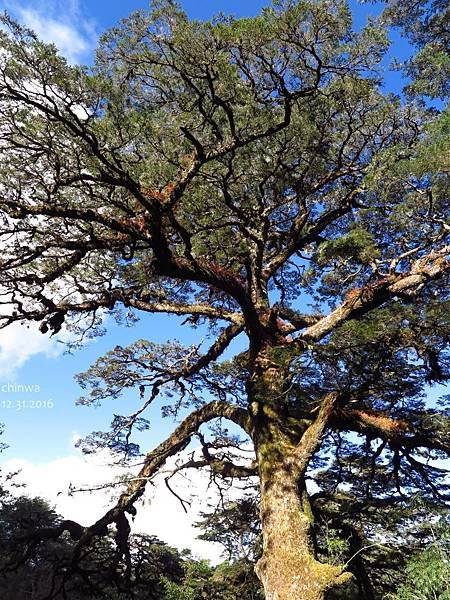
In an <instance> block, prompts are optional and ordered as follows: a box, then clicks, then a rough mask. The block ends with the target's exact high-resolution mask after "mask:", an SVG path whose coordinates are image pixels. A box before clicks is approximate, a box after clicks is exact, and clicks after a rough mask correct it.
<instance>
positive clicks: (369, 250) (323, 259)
mask: <svg viewBox="0 0 450 600" xmlns="http://www.w3.org/2000/svg"><path fill="white" fill-rule="evenodd" d="M379 255H380V252H379V250H378V248H377V245H376V242H375V237H374V236H373V234H372V233H370V232H369V231H366V230H365V229H362V228H360V227H354V228H353V229H351V230H350V231H349V232H348V233H347V234H345V235H343V236H341V237H339V238H337V239H334V240H330V241H327V242H323V243H322V244H320V246H319V247H318V250H317V262H318V264H319V265H320V266H324V265H326V264H328V263H331V262H333V261H334V260H345V259H354V260H357V261H360V262H361V263H363V264H367V263H369V262H371V261H373V260H374V259H376V258H378V257H379Z"/></svg>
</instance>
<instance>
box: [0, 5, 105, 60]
mask: <svg viewBox="0 0 450 600" xmlns="http://www.w3.org/2000/svg"><path fill="white" fill-rule="evenodd" d="M2 4H3V5H4V7H5V8H6V10H7V11H8V12H10V13H11V14H12V16H13V17H14V18H16V19H18V20H19V21H20V22H21V23H23V24H24V25H26V26H27V27H29V28H30V29H32V30H33V31H34V32H35V33H36V34H37V35H38V37H39V38H40V39H42V40H43V41H44V42H51V43H53V44H55V46H56V47H57V48H58V49H59V50H60V52H61V54H62V55H63V56H65V57H66V58H67V60H68V61H69V62H70V63H80V62H85V61H86V60H89V55H90V53H91V52H92V50H93V48H94V46H95V44H96V40H97V34H96V31H95V26H94V25H93V23H92V21H90V20H88V19H86V18H85V17H84V16H83V15H82V13H81V10H80V8H79V5H78V2H77V1H76V0H72V1H71V2H63V1H62V0H52V1H48V0H47V1H45V2H43V1H41V2H27V0H24V1H23V2H17V1H15V0H5V1H4V2H2Z"/></svg>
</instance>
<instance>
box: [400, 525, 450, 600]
mask: <svg viewBox="0 0 450 600" xmlns="http://www.w3.org/2000/svg"><path fill="white" fill-rule="evenodd" d="M449 557H450V536H449V533H448V529H447V531H445V530H444V531H441V532H440V536H439V539H436V540H435V541H433V542H431V543H430V544H429V545H428V546H427V547H426V548H425V549H424V550H422V551H421V552H418V553H416V554H415V555H414V556H413V557H412V558H411V559H410V560H409V562H408V563H407V565H406V569H405V572H404V582H403V583H402V584H401V585H400V586H399V588H398V590H397V593H396V594H394V595H392V596H390V598H392V600H449V598H450V560H449Z"/></svg>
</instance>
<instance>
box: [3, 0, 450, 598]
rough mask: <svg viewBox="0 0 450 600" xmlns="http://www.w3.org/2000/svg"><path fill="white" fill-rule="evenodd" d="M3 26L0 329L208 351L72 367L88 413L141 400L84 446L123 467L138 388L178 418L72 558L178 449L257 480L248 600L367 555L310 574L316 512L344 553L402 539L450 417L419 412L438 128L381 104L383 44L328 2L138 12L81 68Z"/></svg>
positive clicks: (435, 258)
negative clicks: (138, 336)
mask: <svg viewBox="0 0 450 600" xmlns="http://www.w3.org/2000/svg"><path fill="white" fill-rule="evenodd" d="M419 4H420V3H419ZM437 5H439V6H438V8H440V4H439V3H437ZM395 7H396V8H397V9H398V6H397V5H395ZM395 7H394V8H395ZM427 10H428V9H427ZM391 14H393V13H391ZM399 14H400V13H399ZM407 16H408V17H411V18H418V19H420V18H422V13H421V12H419V13H417V15H416V16H415V17H413V13H410V14H409V15H407ZM399 18H400V17H399ZM405 18H406V16H405V15H404V13H401V19H402V24H403V25H404V26H406V30H407V31H408V32H411V31H412V29H411V27H410V21H409V20H408V19H406V20H405ZM398 22H400V21H398ZM427 23H428V20H427ZM433 23H434V21H433ZM3 25H4V28H3V29H2V30H1V31H0V39H1V46H2V54H1V68H0V123H1V125H0V186H1V195H0V215H1V218H2V229H1V233H0V237H1V244H2V256H1V259H0V286H1V289H2V296H1V298H2V304H3V316H2V321H3V325H4V326H7V325H9V324H11V323H13V322H16V321H19V322H25V321H26V322H36V323H39V328H40V330H41V331H42V332H43V333H47V332H50V333H52V334H57V333H58V332H59V331H60V330H61V328H62V326H63V325H64V326H65V327H68V328H69V329H71V330H73V331H76V332H78V333H79V335H80V339H81V340H82V339H83V337H84V336H86V335H87V336H89V335H96V334H97V333H99V328H100V326H101V323H102V319H103V317H104V316H105V314H108V313H114V314H116V315H117V316H118V317H119V318H120V315H121V314H122V313H123V311H125V316H126V318H131V319H133V315H138V314H139V313H140V312H141V313H146V312H147V313H168V314H173V315H183V316H185V317H186V319H185V325H186V326H191V327H194V328H195V327H198V326H202V327H204V328H207V329H208V331H209V334H210V337H211V340H210V345H209V347H207V346H206V345H205V344H202V343H201V340H200V339H199V343H198V345H194V346H189V347H186V346H184V345H183V344H182V343H181V342H179V341H167V343H164V344H155V343H154V342H152V341H148V340H137V341H136V342H135V343H133V344H131V345H130V346H128V347H125V348H124V347H121V346H116V347H115V348H114V349H113V350H111V351H110V352H109V353H108V354H107V355H106V356H104V357H102V358H99V359H98V360H97V362H96V363H95V364H94V365H93V366H92V367H91V368H90V369H89V370H88V371H87V372H86V373H84V374H82V375H80V377H79V381H80V383H81V384H82V385H83V386H84V387H85V388H86V389H87V390H88V391H87V394H86V396H85V397H84V398H83V399H82V402H84V403H86V404H89V403H93V402H94V403H96V402H101V401H103V400H106V399H108V398H111V397H117V396H120V395H121V394H122V393H123V392H124V391H126V390H127V389H131V388H134V389H136V390H138V391H139V393H140V396H141V399H142V403H141V406H140V408H138V409H137V410H133V411H132V412H130V413H128V414H124V415H116V416H115V418H114V420H113V422H112V426H111V429H110V431H108V432H97V433H95V434H93V435H92V436H90V437H89V438H88V439H87V440H86V443H85V449H86V451H92V450H95V449H96V448H99V447H108V448H109V449H110V450H112V451H116V452H118V453H120V454H121V456H122V457H123V456H125V457H127V456H134V455H136V454H137V453H139V452H140V449H139V447H138V446H137V444H136V442H135V441H134V440H135V438H134V437H133V432H134V430H136V429H138V430H139V429H141V430H142V429H144V430H145V428H146V427H147V426H148V421H147V419H146V411H147V409H148V407H149V405H150V404H151V403H152V402H155V401H159V399H160V398H161V397H163V398H164V397H165V398H166V400H163V401H164V402H165V403H166V408H165V414H167V415H175V416H178V417H179V418H180V419H181V421H180V423H179V424H178V425H177V426H176V427H175V428H174V430H173V433H172V434H171V435H170V436H169V437H168V438H167V440H165V441H164V442H162V443H161V444H160V445H159V446H158V447H157V448H155V449H153V450H150V451H149V452H148V453H146V454H145V458H144V462H143V466H142V468H141V470H140V473H139V475H138V476H137V477H136V478H134V479H133V480H132V481H131V482H130V483H129V485H128V486H127V487H126V489H124V491H123V493H122V495H121V496H120V498H119V499H118V501H117V503H116V504H115V505H114V506H113V507H112V508H111V509H110V510H109V511H108V512H107V513H106V514H105V515H104V516H103V517H102V518H101V519H100V520H99V521H97V522H96V523H95V524H93V525H92V526H91V527H87V528H81V531H80V535H79V539H78V543H77V545H76V549H75V553H74V559H73V564H76V562H77V559H78V558H79V557H80V554H81V553H82V552H83V549H84V548H86V547H89V545H90V544H91V543H92V542H93V540H95V539H96V538H97V537H98V536H101V535H104V534H105V532H106V531H107V528H108V526H110V525H114V526H115V531H116V533H115V541H116V546H117V550H116V553H117V554H116V558H115V561H116V562H115V564H116V565H117V568H119V565H120V564H122V563H123V564H124V565H125V571H124V572H125V574H126V572H127V565H129V564H130V561H131V555H130V549H129V544H128V543H127V541H128V537H129V531H130V527H129V522H128V518H127V514H128V515H129V514H134V512H135V510H136V508H135V506H134V505H135V503H136V502H137V501H138V500H139V499H140V498H141V497H142V495H143V493H144V490H145V485H146V483H147V481H148V480H149V479H151V478H152V477H154V476H155V475H156V474H157V473H158V472H159V471H160V470H161V468H162V467H163V466H164V464H165V463H166V460H167V459H168V458H169V457H170V456H174V455H176V454H178V453H180V452H182V451H183V450H185V449H186V448H187V446H188V445H189V444H190V443H191V441H192V440H193V439H196V440H198V441H199V443H200V446H201V458H199V459H197V458H192V459H189V460H187V461H186V462H185V463H183V464H181V465H179V467H178V469H182V468H189V467H194V468H202V467H209V468H210V469H211V472H212V474H213V476H214V477H217V478H219V477H222V478H225V479H238V478H249V477H257V478H258V481H259V485H260V517H261V524H262V535H263V542H262V555H261V558H260V559H259V561H258V564H257V569H256V570H257V574H258V577H259V578H260V580H261V582H262V584H263V587H264V590H265V594H266V598H267V600H274V599H278V600H292V598H303V599H304V600H321V599H322V598H323V597H324V594H326V593H328V591H329V590H331V589H332V588H336V587H339V586H340V585H343V584H345V583H346V582H348V581H349V580H350V579H351V577H352V573H355V572H356V571H357V570H358V569H359V571H360V572H361V569H362V568H363V567H364V565H363V564H362V563H363V561H362V560H360V559H362V556H361V551H362V548H361V547H358V549H357V550H356V551H355V552H356V554H355V552H353V554H354V556H352V555H351V554H350V555H349V557H348V560H347V562H348V564H344V565H343V564H333V561H328V562H326V560H325V558H324V553H323V552H321V551H320V547H321V540H320V535H321V534H320V532H321V527H320V517H319V516H318V512H321V513H322V514H326V513H327V512H328V513H333V516H332V517H331V516H330V518H333V519H334V520H336V519H338V520H339V518H341V523H342V526H344V525H345V527H347V528H349V529H348V531H350V530H351V531H354V532H355V536H356V537H355V540H357V539H360V538H361V536H359V538H358V535H359V534H358V527H359V526H360V525H361V527H366V529H368V531H365V532H364V536H363V537H364V538H365V536H366V535H368V536H369V538H370V536H371V535H372V536H376V535H377V533H376V529H372V531H370V526H369V527H367V524H370V522H371V521H370V519H368V520H366V521H364V517H365V515H367V514H370V513H371V514H375V519H376V520H377V519H378V520H379V521H382V519H383V514H385V513H384V511H385V510H387V509H388V508H394V509H395V511H396V513H395V514H397V517H398V518H397V520H395V518H394V519H393V520H392V519H391V523H394V522H395V523H396V526H397V528H402V527H403V526H404V525H405V518H406V519H407V517H405V516H404V515H403V516H402V511H405V510H407V508H408V507H410V506H411V499H412V498H415V497H417V495H418V494H420V496H421V498H422V501H423V502H424V503H427V505H428V506H429V507H435V506H442V505H444V504H445V503H446V502H447V501H448V498H449V482H448V479H447V478H446V477H447V475H446V472H445V470H444V469H443V467H442V464H441V463H440V462H439V461H440V459H443V458H446V457H448V454H449V450H450V438H449V435H450V428H449V413H448V401H447V402H446V400H445V398H444V399H443V400H442V401H441V402H440V403H434V402H432V401H431V400H427V396H426V393H427V390H428V389H429V386H430V384H431V385H433V384H435V383H443V382H445V381H447V380H448V378H449V369H450V362H449V340H450V311H449V306H450V298H449V292H448V290H449V273H450V261H449V254H450V240H449V233H450V223H449V221H448V191H449V185H448V184H449V177H448V176H449V139H450V138H449V136H448V133H449V116H448V112H445V111H442V112H441V113H439V112H437V111H436V110H435V109H431V108H428V107H427V105H426V104H424V103H423V102H412V101H411V102H407V101H402V100H401V99H400V98H398V97H395V96H393V95H392V94H389V93H387V94H386V93H384V92H383V90H382V87H381V82H382V75H381V70H380V69H381V61H382V60H383V57H384V54H385V52H386V49H387V46H388V40H387V32H386V30H385V29H384V27H383V26H382V25H381V24H377V23H376V22H374V21H371V22H369V23H368V25H367V26H366V27H365V28H364V29H363V30H361V31H360V32H354V31H353V30H352V20H351V13H350V11H349V8H348V6H347V4H346V3H345V2H343V1H341V0H317V1H315V0H305V1H298V2H293V1H289V0H286V1H281V0H280V1H275V2H274V3H273V4H272V6H271V7H270V8H267V9H264V10H263V11H262V13H261V14H260V15H259V16H257V17H255V18H245V19H234V18H232V17H228V16H224V15H222V16H219V17H218V18H216V19H215V20H213V21H211V22H199V21H192V20H189V19H188V18H187V16H186V15H185V14H184V13H183V11H182V10H181V9H180V7H179V6H178V5H176V4H175V3H174V2H171V1H168V0H161V1H157V2H154V4H153V6H152V9H151V10H150V11H149V12H145V11H141V12H137V13H134V14H132V15H131V16H130V17H129V18H128V19H125V20H124V21H122V22H121V23H120V24H119V25H118V26H117V27H115V28H113V29H112V30H110V31H109V32H107V33H105V34H104V35H103V36H102V38H101V40H100V44H99V49H98V52H97V59H96V63H95V66H94V67H93V68H92V69H88V68H85V67H78V66H70V65H68V64H67V63H66V61H65V60H64V59H63V58H62V57H60V56H59V55H58V53H57V51H56V49H55V48H54V47H53V46H51V45H47V44H43V43H42V42H40V41H39V40H38V39H37V38H36V36H35V35H34V34H33V33H32V32H31V31H29V30H27V29H24V28H22V27H21V26H19V25H17V24H16V23H14V22H12V21H11V20H10V19H9V18H8V17H3ZM433 31H434V29H433ZM433 35H434V36H435V37H434V38H433V39H439V40H440V39H441V38H440V37H439V35H440V34H439V32H438V31H436V32H435V33H434V34H433ZM417 40H418V41H419V42H420V43H422V42H424V43H428V42H427V40H425V38H424V39H423V40H422V38H420V39H419V38H417ZM439 43H441V42H439ZM443 43H445V42H443ZM441 87H442V86H440V87H439V89H441ZM426 93H431V92H430V90H426ZM237 338H239V340H237ZM237 347H238V349H237V350H236V351H235V349H236V348H237ZM232 352H234V356H233V357H231V358H230V354H231V353H232ZM167 398H169V405H167ZM186 411H187V412H186ZM224 419H225V420H229V421H231V422H232V423H233V428H232V429H231V431H230V430H225V428H224V426H223V424H222V422H223V420H224ZM207 424H211V425H212V428H211V430H210V432H209V433H207V432H205V426H206V425H207ZM235 426H236V427H237V428H239V429H240V431H241V432H242V433H241V434H240V437H239V436H238V435H237V434H235V433H234V432H235V428H234V427H235ZM248 441H251V443H252V446H253V448H254V460H253V461H249V462H246V463H244V462H243V461H242V460H239V458H238V457H239V452H238V451H236V447H237V446H239V445H240V444H241V443H246V442H248ZM236 452H237V454H236ZM390 514H391V515H392V513H390ZM409 514H411V513H409ZM339 515H341V517H339ZM346 515H348V518H347V516H346ZM360 533H361V532H360ZM59 534H60V528H55V529H54V535H55V537H56V536H58V535H59ZM39 535H40V534H39V530H37V531H36V532H35V537H36V538H37V539H39ZM352 535H353V534H352ZM355 543H356V542H355ZM358 543H360V542H358ZM365 577H366V579H367V578H369V583H367V582H366V587H367V586H369V585H370V574H367V573H366V575H365Z"/></svg>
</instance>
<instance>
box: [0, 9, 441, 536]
mask: <svg viewBox="0 0 450 600" xmlns="http://www.w3.org/2000/svg"><path fill="white" fill-rule="evenodd" d="M265 4H266V2H265V1H262V0H247V1H245V2H243V1H242V0H241V1H239V0H183V1H182V5H183V7H184V9H185V10H186V11H187V13H188V14H189V15H190V16H191V17H194V18H209V17H211V16H213V15H214V14H217V13H218V12H220V11H223V12H226V13H233V14H234V15H236V16H251V15H254V14H256V13H257V12H258V11H259V10H260V8H261V7H262V6H264V5H265ZM147 6H148V3H147V2H146V1H144V0H126V1H118V0H115V1H111V0H109V1H106V0H79V1H78V0H66V1H64V0H37V1H33V2H31V1H28V0H17V1H16V0H0V9H6V10H8V12H10V13H11V14H12V15H13V16H14V17H15V18H17V19H18V20H20V21H22V22H24V23H25V24H27V25H28V26H29V27H32V28H33V29H35V30H36V32H37V33H38V34H39V35H40V36H41V37H42V38H44V39H45V40H46V41H53V42H54V43H55V44H56V45H57V46H58V47H59V48H60V49H61V51H62V53H63V54H65V55H66V56H67V57H68V59H69V60H70V61H71V62H83V63H89V62H90V61H92V57H93V51H94V48H95V44H96V40H97V38H98V35H99V34H100V33H101V32H102V31H104V30H105V29H106V28H108V27H110V26H112V25H114V24H115V23H117V22H118V20H120V19H121V18H123V17H126V16H127V14H129V13H130V12H131V11H133V10H136V9H141V8H147ZM351 6H352V8H353V11H354V19H355V26H356V27H357V28H359V27H361V26H362V25H363V24H364V23H365V21H366V18H367V16H368V15H369V14H373V13H374V12H376V11H377V10H378V9H379V6H377V5H375V6H374V5H371V4H367V5H364V6H362V5H359V4H358V3H357V2H354V1H352V2H351ZM393 41H394V45H393V49H392V51H391V56H390V58H392V56H394V54H395V55H396V56H397V57H398V58H400V59H402V58H404V57H405V56H406V55H407V54H408V52H409V48H408V45H407V44H406V43H405V42H403V41H401V40H400V39H399V36H398V35H397V34H395V33H394V34H393ZM389 60H390V59H388V61H389ZM386 86H387V88H388V89H390V90H393V91H395V92H396V93H398V92H400V91H401V87H402V81H401V79H400V77H399V75H398V73H388V74H387V76H386ZM181 321H182V319H178V318H171V317H167V316H162V315H156V316H144V317H143V318H142V319H141V321H140V322H139V323H138V324H137V326H136V327H134V328H131V329H130V328H125V327H121V326H119V325H117V324H116V323H115V322H114V321H113V320H112V319H110V320H108V321H107V322H106V326H107V334H106V335H105V336H103V337H100V338H98V339H96V340H95V341H92V342H90V343H88V344H87V345H86V347H85V348H83V349H82V350H81V351H78V352H76V353H75V354H70V355H69V354H64V346H63V344H61V343H59V342H58V341H57V340H55V339H51V340H50V339H49V338H47V337H45V336H43V335H42V334H40V333H39V332H38V331H37V329H36V327H35V325H31V327H30V329H26V328H20V327H14V328H12V329H9V330H7V331H0V423H2V422H3V423H4V424H5V426H6V430H5V433H4V435H3V440H2V441H5V442H6V443H8V444H9V445H10V448H9V449H8V450H6V452H5V453H4V454H3V455H2V459H13V458H14V459H22V460H25V461H28V466H30V465H34V466H33V469H32V470H29V471H27V472H28V473H31V474H30V475H29V481H30V482H31V480H33V478H34V480H33V481H34V483H33V484H30V485H31V487H30V488H29V489H30V493H36V494H37V493H41V492H40V490H41V489H45V491H46V492H48V489H49V488H48V484H47V482H46V481H42V480H43V479H44V480H45V479H48V480H52V479H54V480H56V482H55V487H54V490H53V495H52V497H51V498H52V499H53V500H54V501H55V502H58V503H59V504H58V508H59V510H60V511H61V512H64V511H65V510H66V509H67V511H68V516H70V517H71V518H74V516H75V515H74V514H73V512H70V511H73V510H74V508H73V506H72V508H70V507H69V508H67V506H65V505H64V506H65V508H64V507H63V505H62V504H61V502H62V500H61V497H60V496H58V489H59V488H58V486H62V487H63V486H64V485H66V483H67V477H70V476H71V475H73V476H74V477H75V471H76V470H77V469H80V470H82V471H83V476H84V477H87V478H88V471H87V470H86V466H85V465H83V464H81V463H80V462H76V461H75V462H74V460H75V459H73V457H74V455H76V451H75V450H74V448H73V439H74V437H75V436H77V435H82V436H83V435H86V434H88V433H90V432H91V431H93V430H98V429H106V428H107V426H108V424H109V422H110V420H111V417H112V414H113V413H114V412H117V413H119V414H127V413H129V412H130V411H131V408H130V406H129V405H132V404H133V403H134V402H137V401H138V397H137V396H138V392H137V391H136V393H135V394H130V395H129V396H128V397H127V399H126V401H127V407H126V408H124V407H123V405H124V402H125V399H122V400H116V401H115V402H110V403H106V404H105V405H104V406H103V407H101V408H98V409H94V408H89V407H82V406H78V407H77V406H75V400H76V399H77V398H78V397H79V396H80V395H81V393H82V390H80V388H79V387H78V385H77V384H76V383H75V381H74V379H73V376H74V374H76V373H78V372H81V371H83V370H85V369H86V368H88V367H89V365H90V364H92V363H93V362H94V360H95V359H96V358H97V357H99V356H101V355H103V354H104V353H105V352H107V351H108V350H109V349H111V348H112V347H114V346H115V345H117V344H120V345H126V344H127V343H130V342H132V341H134V340H136V339H139V338H146V339H150V340H152V341H156V342H163V341H165V340H167V339H171V338H172V339H173V338H178V339H180V340H181V341H182V342H183V343H185V344H191V343H194V342H197V343H198V337H199V335H201V332H200V333H199V332H192V331H191V330H189V329H188V328H181V327H180V323H181ZM5 386H6V387H5ZM21 386H33V388H32V389H33V391H28V392H26V391H24V388H23V387H21ZM438 391H443V390H442V389H441V390H436V393H437V392H438ZM128 403H129V404H128ZM159 410H160V404H158V403H155V405H154V406H153V407H152V412H151V414H150V415H149V418H150V420H151V422H152V427H151V429H150V431H148V432H146V433H145V436H144V439H145V448H144V449H150V448H151V447H153V446H154V445H155V444H156V443H158V442H159V441H160V440H161V439H163V438H164V437H166V435H167V434H168V433H169V432H170V430H171V428H172V423H171V422H170V420H169V419H166V420H162V419H161V418H160V417H159ZM71 461H72V462H71ZM11 464H19V466H20V465H21V464H22V463H11ZM38 465H41V468H40V467H38ZM67 471H69V473H68V474H67ZM62 473H64V476H63V475H62ZM64 477H66V479H64ZM92 477H94V479H95V476H94V475H92ZM58 478H61V479H60V481H59V480H58ZM44 484H45V486H44ZM40 485H41V486H44V487H39V486H40ZM46 495H47V496H48V494H46ZM168 502H169V500H167V499H166V500H164V504H167V503H168ZM83 510H84V511H86V508H83ZM193 520H195V519H193ZM177 527H178V526H177ZM179 527H182V525H181V524H180V525H179ZM155 533H158V531H157V530H155ZM180 535H181V534H179V537H180ZM188 538H189V534H188V533H186V540H188ZM166 539H167V538H166ZM167 541H169V543H175V542H174V541H171V540H170V539H168V540H167ZM187 543H188V542H187V541H186V544H187ZM189 544H190V545H192V544H191V542H189Z"/></svg>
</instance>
